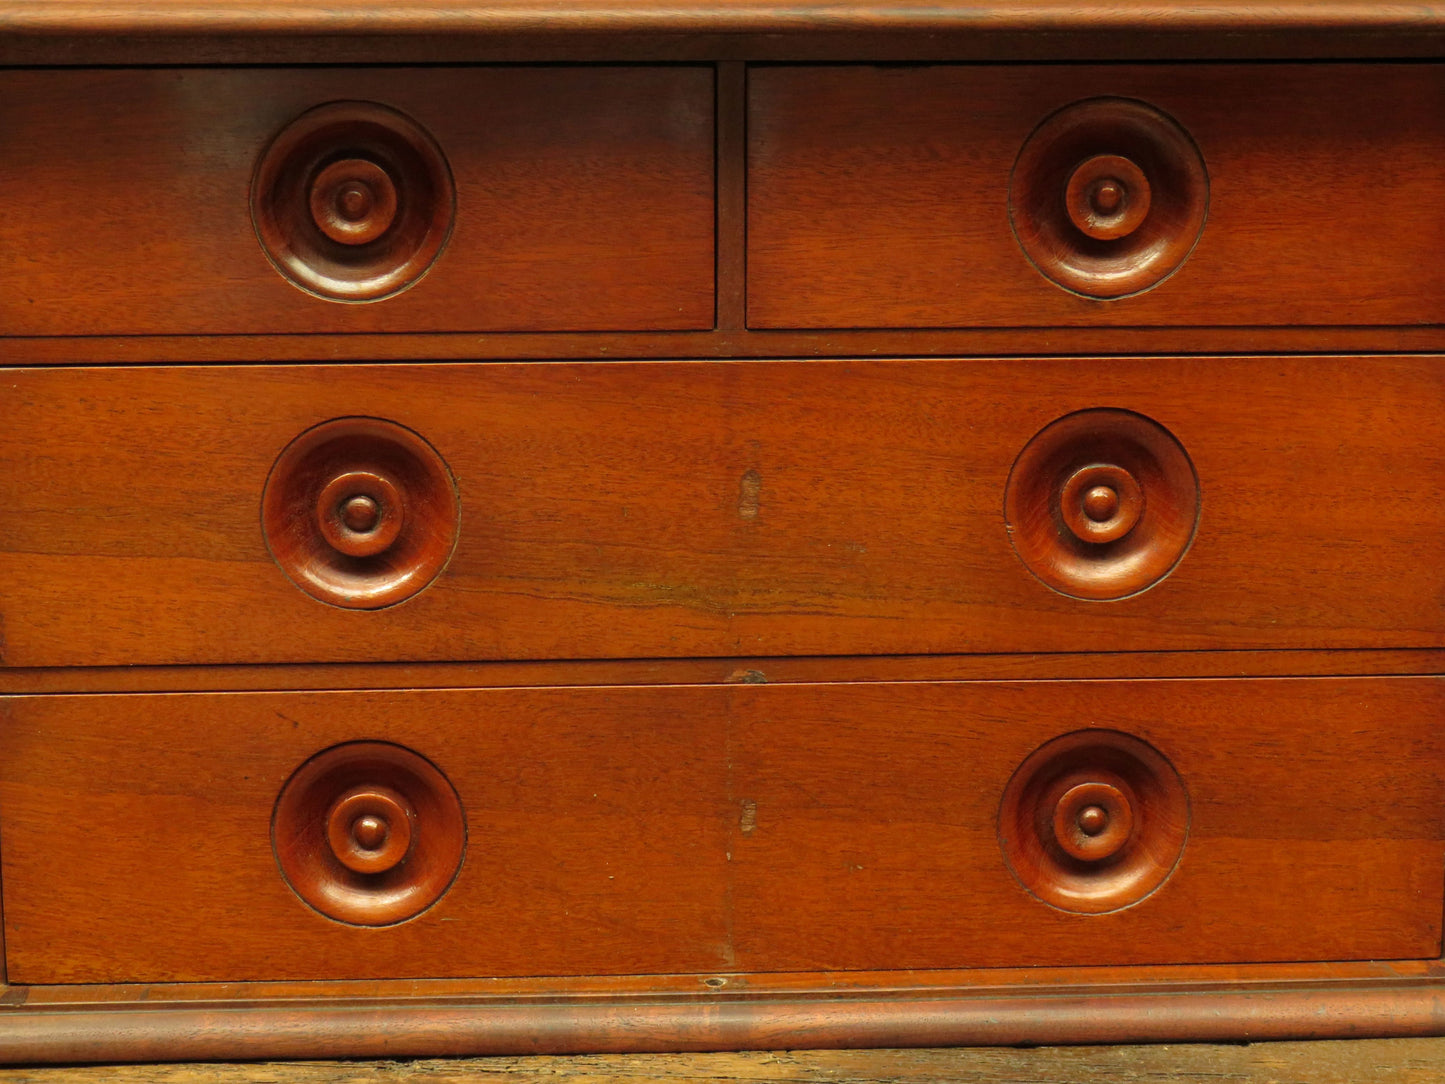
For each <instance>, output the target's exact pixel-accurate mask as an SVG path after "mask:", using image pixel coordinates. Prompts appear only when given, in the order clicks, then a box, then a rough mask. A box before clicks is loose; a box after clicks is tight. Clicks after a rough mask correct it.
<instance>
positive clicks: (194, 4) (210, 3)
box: [0, 0, 1445, 35]
mask: <svg viewBox="0 0 1445 1084" xmlns="http://www.w3.org/2000/svg"><path fill="white" fill-rule="evenodd" d="M1441 30H1445V4H1388V3H1370V2H1363V3H1342V2H1332V0H1293V2H1284V3H1280V2H1274V3H1263V2H1249V0H1235V2H1233V3H1227V2H1224V3H1213V4H1200V3H1178V2H1176V3H1167V2H1159V0H1153V2H1142V0H1114V2H1112V3H1073V4H1063V3H1056V2H1052V0H1007V2H1003V0H992V2H988V0H952V2H937V0H934V2H927V0H922V2H920V0H872V2H867V3H845V2H839V0H792V2H790V3H779V2H777V0H567V2H566V3H558V2H556V0H473V2H456V0H453V2H450V3H443V2H437V0H338V2H334V3H307V2H295V3H290V2H278V0H204V2H202V0H0V34H7V35H8V34H27V35H28V34H42V35H83V34H101V33H104V34H122V35H133V34H134V35H185V34H207V35H213V34H268V35H269V34H283V35H291V34H298V35H301V34H305V35H311V34H325V35H349V34H366V35H372V34H408V33H418V34H475V35H497V34H528V35H535V34H547V33H554V32H555V33H569V34H570V33H602V32H606V33H624V34H625V33H634V34H635V33H690V34H697V33H720V34H794V33H807V32H819V31H823V32H842V33H868V32H904V33H918V32H923V33H959V32H964V33H975V32H976V33H982V34H991V33H1004V34H1016V33H1034V32H1039V33H1067V32H1089V31H1094V32H1099V31H1102V32H1160V31H1167V32H1172V31H1179V32H1191V33H1219V32H1223V33H1251V32H1259V33H1279V32H1291V31H1357V32H1365V33H1373V34H1381V33H1383V34H1392V35H1393V34H1406V35H1407V34H1410V33H1418V32H1436V33H1438V32H1440V31H1441Z"/></svg>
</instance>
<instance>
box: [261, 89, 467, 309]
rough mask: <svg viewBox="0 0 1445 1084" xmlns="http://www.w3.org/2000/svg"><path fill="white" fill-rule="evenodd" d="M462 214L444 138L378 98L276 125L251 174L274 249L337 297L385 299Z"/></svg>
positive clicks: (303, 283) (409, 280) (420, 269)
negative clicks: (280, 126) (435, 136)
mask: <svg viewBox="0 0 1445 1084" xmlns="http://www.w3.org/2000/svg"><path fill="white" fill-rule="evenodd" d="M455 214H456V190H455V186H454V183H453V181H452V174H451V167H450V166H449V165H448V164H447V160H446V156H445V154H443V153H442V149H441V147H440V146H439V145H438V144H437V142H436V140H434V139H433V138H432V137H431V135H430V133H428V132H427V131H426V130H425V129H424V128H422V127H421V125H420V124H418V123H417V122H416V121H415V120H413V119H412V118H410V117H407V116H404V115H403V114H401V113H398V112H397V111H396V110H394V109H390V108H388V107H386V106H384V105H380V104H378V103H376V102H330V103H328V104H326V105H321V106H317V107H316V108H315V109H312V110H310V111H309V112H306V113H303V114H302V115H301V116H299V117H297V118H296V119H295V120H293V121H292V122H291V123H290V124H288V125H287V126H286V127H285V128H283V129H282V130H281V131H280V132H278V133H277V134H276V138H275V139H273V140H272V142H271V145H270V146H269V147H267V148H266V150H265V151H264V153H262V155H261V159H260V161H259V162H258V163H257V166H256V172H255V175H254V176H253V177H252V179H251V221H252V223H253V224H254V225H255V227H256V236H257V238H258V239H259V240H260V242H261V247H262V248H263V249H264V250H265V252H266V256H267V258H268V259H270V261H271V263H272V265H273V266H274V267H275V268H276V270H277V271H279V272H280V273H281V274H282V275H284V276H285V277H286V278H287V279H289V280H290V281H291V282H293V283H295V284H296V285H297V286H299V287H300V288H301V289H303V290H306V291H308V292H310V293H313V294H315V295H317V296H318V297H324V298H329V299H331V300H334V301H350V302H356V301H379V300H381V299H382V298H386V297H390V296H392V295H393V294H396V293H398V292H399V291H401V290H405V289H407V288H408V287H410V286H412V285H414V284H415V283H417V282H418V281H420V279H421V277H422V276H423V275H425V274H426V272H427V270H428V269H429V268H430V267H431V266H432V264H433V263H435V262H436V260H437V259H438V257H440V255H441V253H442V250H443V249H444V248H445V247H446V243H447V239H448V238H449V237H450V235H451V230H452V222H453V219H454V218H455Z"/></svg>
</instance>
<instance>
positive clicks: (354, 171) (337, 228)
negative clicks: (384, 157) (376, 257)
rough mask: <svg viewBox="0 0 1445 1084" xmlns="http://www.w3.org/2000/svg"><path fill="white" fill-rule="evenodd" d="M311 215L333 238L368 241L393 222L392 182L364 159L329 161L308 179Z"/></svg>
mask: <svg viewBox="0 0 1445 1084" xmlns="http://www.w3.org/2000/svg"><path fill="white" fill-rule="evenodd" d="M311 218H312V220H313V221H314V222H315V223H316V226H317V228H318V229H319V230H320V231H321V232H322V233H324V234H325V235H326V236H327V237H329V238H331V239H332V240H333V241H336V242H338V243H340V244H343V245H365V244H368V243H370V242H372V241H375V240H376V239H377V238H378V237H380V236H381V235H382V234H384V233H385V232H386V231H387V230H389V229H390V228H391V225H392V223H393V222H395V221H396V184H395V183H394V182H393V181H392V179H391V177H390V176H389V175H388V174H387V172H386V170H384V169H382V168H381V167H380V166H379V165H377V164H376V163H375V162H371V161H368V160H367V159H365V158H343V159H341V160H340V161H338V162H332V163H331V164H330V165H329V166H327V167H326V168H325V169H323V170H322V171H321V172H320V173H318V174H317V175H316V177H315V179H314V180H313V181H312V182H311Z"/></svg>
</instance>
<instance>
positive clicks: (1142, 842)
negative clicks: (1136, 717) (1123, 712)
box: [998, 730, 1189, 915]
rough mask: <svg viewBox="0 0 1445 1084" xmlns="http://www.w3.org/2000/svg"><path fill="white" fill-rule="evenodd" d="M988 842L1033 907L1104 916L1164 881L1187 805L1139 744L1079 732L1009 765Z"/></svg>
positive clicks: (1165, 764)
mask: <svg viewBox="0 0 1445 1084" xmlns="http://www.w3.org/2000/svg"><path fill="white" fill-rule="evenodd" d="M998 838H999V845H1000V847H1001V848H1002V849H1003V857H1004V861H1005V862H1007V863H1008V867H1009V869H1010V870H1011V871H1012V872H1013V875H1014V876H1015V877H1016V878H1018V881H1019V883H1020V884H1021V885H1022V886H1023V887H1024V888H1025V889H1027V890H1028V891H1029V892H1031V893H1032V894H1033V895H1034V896H1035V897H1037V898H1038V899H1039V900H1041V901H1043V902H1044V903H1046V904H1048V905H1049V906H1051V907H1057V908H1059V909H1060V910H1063V911H1072V912H1074V913H1075V914H1085V915H1098V914H1105V913H1107V912H1109V911H1117V910H1119V909H1120V908H1122V907H1130V906H1132V905H1134V904H1136V903H1139V902H1140V901H1141V900H1143V899H1145V898H1146V897H1148V896H1149V895H1150V894H1151V893H1152V892H1153V891H1154V890H1155V889H1157V888H1158V887H1159V886H1160V885H1162V884H1163V883H1164V882H1165V881H1166V880H1168V879H1169V877H1170V875H1171V874H1172V873H1173V872H1174V869H1175V867H1176V866H1177V865H1178V863H1179V859H1180V856H1181V855H1182V854H1183V853H1184V845H1185V843H1186V841H1187V840H1188V838H1189V797H1188V795H1187V794H1186V793H1185V790H1184V783H1183V780H1181V779H1180V778H1179V773H1178V772H1176V771H1175V770H1174V766H1173V765H1172V764H1170V763H1169V761H1168V760H1166V759H1165V758H1164V756H1163V754H1161V753H1160V752H1159V751H1158V750H1157V749H1155V748H1154V747H1153V746H1151V745H1149V744H1148V743H1147V742H1145V741H1143V740H1141V739H1139V738H1136V737H1134V736H1132V735H1129V734H1124V733H1121V732H1119V731H1114V730H1079V731H1075V732H1073V733H1071V734H1063V735H1060V736H1059V737H1057V738H1054V739H1053V740H1052V741H1049V742H1046V743H1044V744H1043V745H1041V746H1039V747H1038V748H1037V749H1035V750H1034V751H1033V752H1032V753H1031V754H1029V756H1028V757H1027V758H1026V759H1025V760H1024V762H1023V763H1022V764H1020V765H1019V767H1018V770H1017V771H1016V772H1014V774H1013V777H1012V778H1011V779H1010V780H1009V781H1008V785H1007V786H1006V787H1005V788H1004V793H1003V801H1002V802H1001V803H1000V805H999V820H998Z"/></svg>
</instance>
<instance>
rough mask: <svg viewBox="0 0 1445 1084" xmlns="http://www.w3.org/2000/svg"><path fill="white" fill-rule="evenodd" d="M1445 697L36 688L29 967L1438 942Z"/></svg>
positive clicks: (715, 966) (17, 744)
mask: <svg viewBox="0 0 1445 1084" xmlns="http://www.w3.org/2000/svg"><path fill="white" fill-rule="evenodd" d="M1442 708H1445V686H1442V684H1441V682H1440V680H1439V679H1436V678H1381V679H1365V678H1340V679H1259V680H1243V679H1235V680H1197V681H1196V680H1172V681H1130V682H1124V681H1076V682H1062V681H1060V682H948V683H944V682H941V683H876V684H853V685H828V684H818V685H772V686H769V685H726V686H722V685H720V686H691V687H688V686H670V687H647V688H638V687H625V688H565V689H467V690H406V691H384V692H364V693H363V692H354V693H352V692H346V693H234V694H167V695H141V694H130V695H118V696H36V697H12V698H8V699H7V700H5V701H3V703H0V728H3V729H0V739H3V746H4V750H5V755H4V757H3V758H0V832H3V878H4V880H3V890H4V918H5V945H6V951H7V954H8V965H9V980H10V981H11V982H12V983H19V984H49V983H75V982H159V981H239V980H252V979H305V978H330V979H345V978H385V977H396V978H407V977H421V976H436V977H467V976H520V975H544V974H545V975H580V974H596V975H609V974H624V973H632V974H641V973H657V972H682V973H691V972H700V973H715V972H720V971H723V972H748V971H753V972H759V971H807V970H845V969H869V970H883V969H891V968H969V967H999V966H1009V965H1045V964H1051V965H1059V966H1075V965H1093V964H1167V963H1214V962H1230V961H1237V962H1247V961H1281V960H1300V961H1305V960H1348V959H1420V958H1426V957H1435V956H1438V955H1439V954H1440V949H1441V940H1440V923H1441V910H1442V881H1445V876H1442V874H1445V865H1442V857H1445V855H1442V837H1445V824H1442V810H1445V803H1442V799H1445V793H1442V791H1445V785H1442V777H1445V771H1442V769H1445V747H1442V746H1445V741H1442V737H1441V734H1442V728H1441V727H1440V726H1439V719H1440V718H1441V715H1442Z"/></svg>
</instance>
